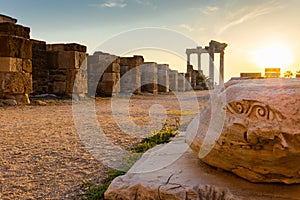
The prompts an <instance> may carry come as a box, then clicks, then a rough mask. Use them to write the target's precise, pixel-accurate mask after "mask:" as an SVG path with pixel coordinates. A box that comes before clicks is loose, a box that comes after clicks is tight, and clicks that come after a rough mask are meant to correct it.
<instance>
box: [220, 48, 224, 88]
mask: <svg viewBox="0 0 300 200" xmlns="http://www.w3.org/2000/svg"><path fill="white" fill-rule="evenodd" d="M221 84H224V51H221V53H220V76H219V85H221Z"/></svg>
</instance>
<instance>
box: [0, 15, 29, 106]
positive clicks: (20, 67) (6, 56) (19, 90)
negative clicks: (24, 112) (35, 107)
mask: <svg viewBox="0 0 300 200" xmlns="http://www.w3.org/2000/svg"><path fill="white" fill-rule="evenodd" d="M16 21H17V20H15V19H13V18H10V17H6V16H4V15H1V16H0V44H1V45H0V99H11V100H13V101H15V102H18V103H29V99H28V94H30V93H31V92H32V76H31V73H32V50H31V42H30V35H29V34H30V28H27V27H24V26H21V25H17V24H16ZM1 22H2V23H1Z"/></svg>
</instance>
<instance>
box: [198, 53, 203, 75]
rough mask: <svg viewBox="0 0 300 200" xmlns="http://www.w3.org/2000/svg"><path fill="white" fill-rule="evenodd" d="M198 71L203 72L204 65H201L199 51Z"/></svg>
mask: <svg viewBox="0 0 300 200" xmlns="http://www.w3.org/2000/svg"><path fill="white" fill-rule="evenodd" d="M198 72H199V73H201V72H202V66H201V53H198Z"/></svg>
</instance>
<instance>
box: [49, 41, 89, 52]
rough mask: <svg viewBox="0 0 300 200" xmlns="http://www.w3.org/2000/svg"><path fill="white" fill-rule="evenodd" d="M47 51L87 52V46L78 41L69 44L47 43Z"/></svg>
mask: <svg viewBox="0 0 300 200" xmlns="http://www.w3.org/2000/svg"><path fill="white" fill-rule="evenodd" d="M46 50H47V51H77V52H82V53H85V52H86V50H87V49H86V46H84V45H80V44H76V43H69V44H47V47H46Z"/></svg>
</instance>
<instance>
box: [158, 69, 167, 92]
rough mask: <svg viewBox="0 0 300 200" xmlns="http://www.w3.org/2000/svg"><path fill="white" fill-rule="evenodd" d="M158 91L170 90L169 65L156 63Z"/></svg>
mask: <svg viewBox="0 0 300 200" xmlns="http://www.w3.org/2000/svg"><path fill="white" fill-rule="evenodd" d="M157 67H158V77H157V78H158V92H162V93H165V92H169V91H170V77H169V65H168V64H158V65H157Z"/></svg>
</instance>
